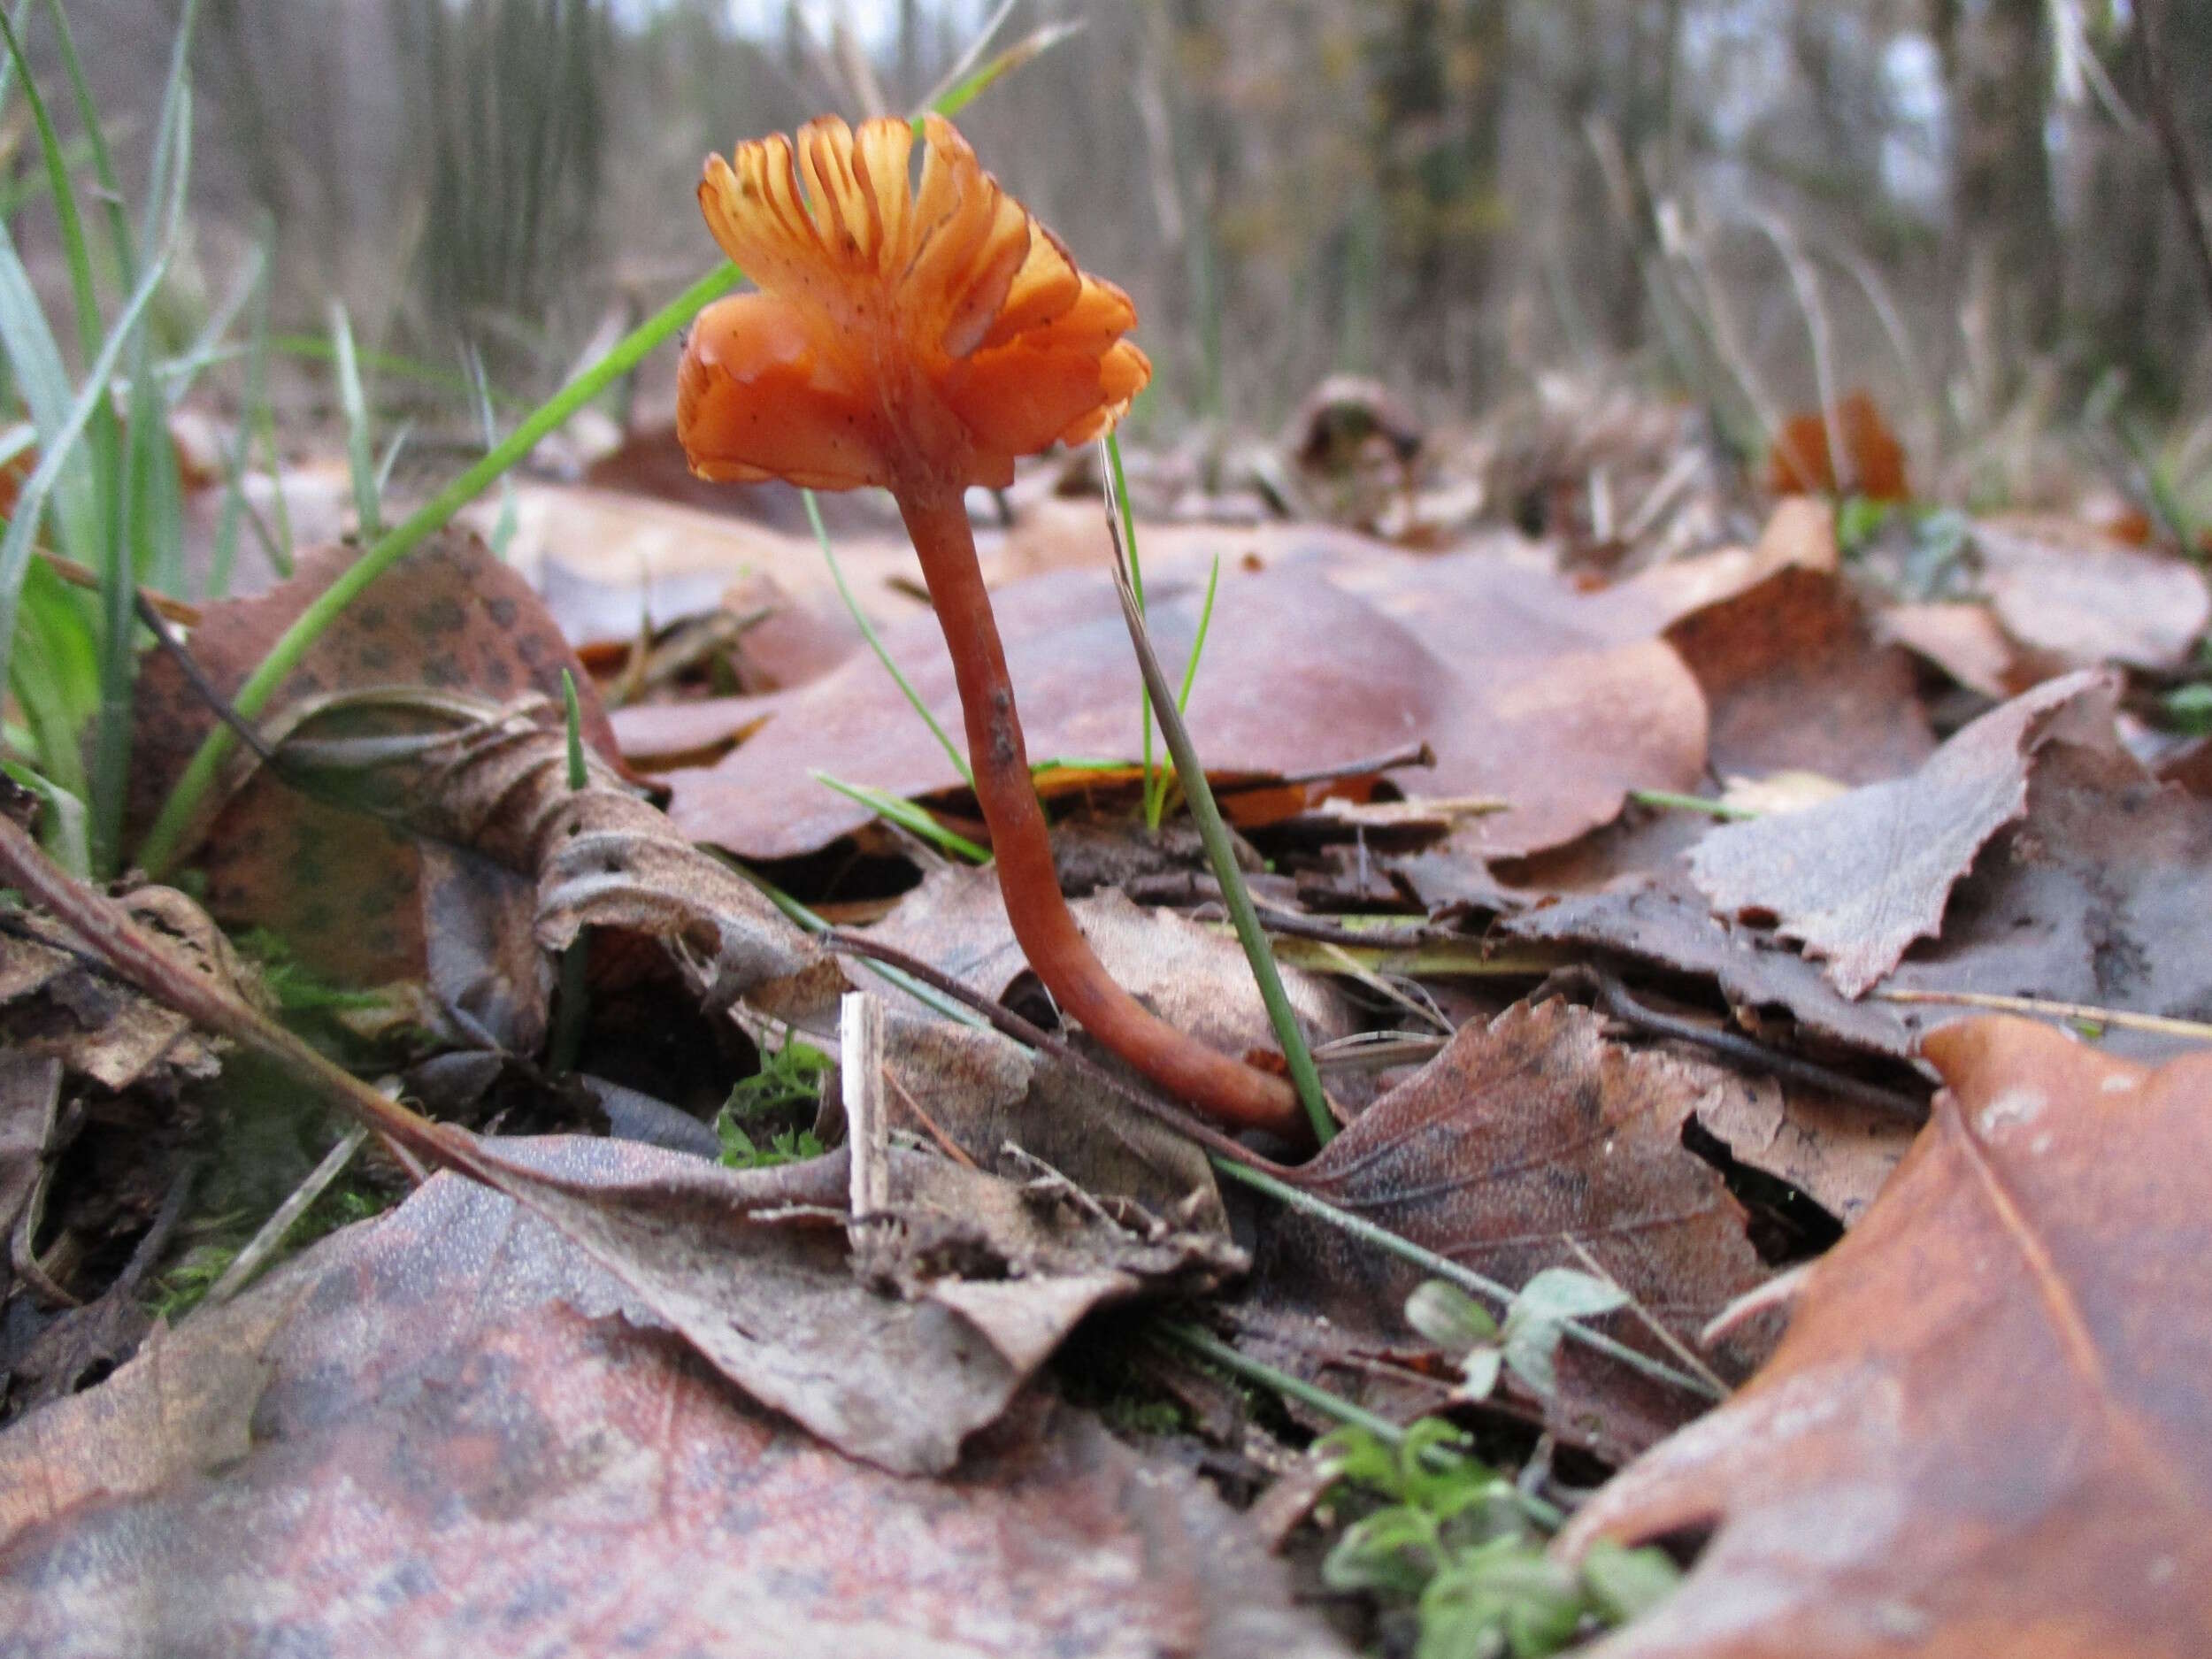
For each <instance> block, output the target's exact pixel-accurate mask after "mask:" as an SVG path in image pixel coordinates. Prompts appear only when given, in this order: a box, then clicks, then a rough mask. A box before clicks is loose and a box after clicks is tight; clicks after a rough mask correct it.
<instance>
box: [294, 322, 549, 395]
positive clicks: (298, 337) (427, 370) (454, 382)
mask: <svg viewBox="0 0 2212 1659" xmlns="http://www.w3.org/2000/svg"><path fill="white" fill-rule="evenodd" d="M269 349H270V350H272V351H273V352H275V353H276V354H277V355H278V356H280V357H307V358H311V359H312V360H313V361H315V362H317V363H330V362H334V361H335V360H336V358H337V355H338V354H337V352H336V350H335V349H334V348H333V347H332V345H331V343H330V342H329V341H327V340H318V339H316V338H315V336H314V335H312V334H273V335H271V336H270V339H269ZM354 360H355V361H356V362H357V363H358V364H360V365H361V366H362V367H363V368H365V369H367V370H369V371H371V372H372V373H376V374H388V375H396V376H398V377H399V378H400V379H402V380H419V381H420V382H422V384H424V385H425V386H435V387H437V388H440V389H441V390H443V391H448V392H453V393H457V394H458V395H459V396H463V397H472V396H475V388H473V387H472V386H471V385H470V384H469V380H468V377H467V376H466V375H464V374H456V373H453V372H452V371H451V370H450V369H442V368H439V367H438V366H437V365H434V364H430V363H420V362H418V361H416V360H415V359H414V358H413V357H401V356H399V355H398V354H396V352H390V351H363V350H359V349H357V350H356V351H355V353H354ZM488 391H489V394H490V396H491V400H492V402H494V403H500V404H503V405H505V406H506V407H508V408H510V409H527V408H528V407H529V406H530V402H529V400H528V399H527V398H524V397H517V396H514V395H513V394H512V393H510V392H503V391H501V390H499V389H498V388H496V387H493V388H488Z"/></svg>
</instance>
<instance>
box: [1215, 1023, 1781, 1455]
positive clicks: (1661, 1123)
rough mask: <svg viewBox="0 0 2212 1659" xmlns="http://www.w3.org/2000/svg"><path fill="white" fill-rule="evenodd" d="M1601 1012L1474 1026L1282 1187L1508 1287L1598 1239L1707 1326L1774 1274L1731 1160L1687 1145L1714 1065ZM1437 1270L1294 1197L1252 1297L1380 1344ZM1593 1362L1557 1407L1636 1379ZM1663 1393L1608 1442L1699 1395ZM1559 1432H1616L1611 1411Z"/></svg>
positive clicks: (1612, 1259) (1736, 1349) (1637, 1338)
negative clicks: (1619, 1026)
mask: <svg viewBox="0 0 2212 1659" xmlns="http://www.w3.org/2000/svg"><path fill="white" fill-rule="evenodd" d="M1717 1075H1719V1074H1717V1073H1716V1072H1715V1071H1713V1070H1712V1069H1711V1068H1709V1067H1706V1066H1704V1065H1703V1064H1700V1063H1692V1062H1688V1061H1684V1060H1679V1059H1677V1058H1675V1057H1673V1056H1663V1055H1654V1054H1646V1053H1640V1052H1637V1051H1634V1050H1631V1049H1627V1048H1622V1047H1621V1046H1619V1045H1617V1044H1615V1043H1612V1042H1609V1041H1606V1040H1605V1039H1604V1038H1603V1037H1602V1035H1601V1020H1600V1018H1599V1017H1598V1016H1597V1015H1596V1014H1594V1013H1593V1012H1591V1011H1590V1010H1586V1009H1581V1008H1578V1007H1575V1006H1573V1005H1571V1004H1570V1003H1567V1002H1563V1001H1559V1000H1556V999H1554V1000H1549V1001H1546V1002H1541V1003H1539V1004H1536V1005H1534V1006H1529V1005H1525V1004H1523V1005H1517V1006H1516V1007H1514V1008H1511V1009H1509V1010H1506V1012H1504V1013H1503V1014H1502V1015H1500V1016H1499V1017H1498V1018H1496V1019H1495V1020H1493V1021H1492V1022H1490V1023H1489V1024H1488V1025H1483V1024H1481V1023H1480V1022H1474V1023H1471V1024H1469V1025H1464V1026H1463V1027H1461V1029H1460V1031H1459V1032H1458V1033H1457V1034H1456V1035H1455V1037H1454V1038H1453V1039H1452V1041H1451V1042H1450V1043H1449V1044H1448V1045H1447V1046H1446V1048H1444V1050H1443V1051H1442V1052H1441V1053H1440V1054H1439V1055H1438V1056H1436V1058H1435V1059H1433V1060H1432V1061H1431V1062H1430V1063H1429V1064H1428V1065H1427V1066H1425V1067H1424V1068H1423V1070H1422V1071H1420V1072H1418V1073H1417V1074H1416V1075H1415V1076H1414V1077H1413V1078H1411V1079H1409V1080H1408V1081H1407V1082H1405V1083H1403V1084H1402V1085H1400V1086H1399V1087H1397V1088H1396V1089H1394V1090H1393V1091H1392V1092H1391V1093H1390V1094H1386V1095H1385V1096H1384V1097H1383V1098H1382V1099H1381V1100H1379V1101H1378V1102H1376V1103H1375V1104H1374V1105H1372V1106H1371V1107H1370V1108H1368V1110H1366V1111H1365V1112H1364V1113H1363V1114H1362V1115H1361V1117H1359V1118H1357V1119H1356V1120H1355V1121H1354V1122H1353V1123H1352V1124H1351V1125H1350V1126H1349V1127H1348V1128H1347V1129H1345V1130H1344V1131H1343V1133H1340V1134H1339V1135H1338V1136H1337V1137H1336V1138H1335V1139H1334V1140H1333V1141H1331V1142H1330V1143H1329V1145H1328V1146H1327V1147H1326V1148H1324V1149H1323V1151H1322V1152H1321V1153H1320V1154H1319V1155H1318V1156H1316V1157H1315V1158H1313V1159H1312V1160H1310V1162H1308V1163H1307V1164H1302V1165H1301V1166H1300V1167H1299V1168H1298V1169H1297V1170H1296V1171H1292V1172H1290V1173H1289V1176H1288V1179H1287V1180H1286V1184H1287V1185H1291V1186H1294V1187H1296V1188H1297V1189H1298V1190H1299V1191H1300V1192H1302V1193H1303V1194H1307V1195H1309V1196H1310V1197H1313V1198H1317V1199H1319V1200H1322V1201H1324V1202H1326V1203H1328V1204H1331V1205H1333V1206H1334V1207H1336V1208H1337V1209H1339V1210H1345V1211H1348V1212H1349V1213H1351V1214H1352V1215H1354V1216H1356V1217H1359V1218H1360V1219H1362V1220H1363V1221H1366V1222H1370V1223H1372V1224H1375V1225H1379V1226H1382V1227H1386V1228H1387V1229H1388V1230H1389V1231H1391V1232H1392V1233H1396V1234H1397V1235H1398V1236H1399V1237H1401V1238H1403V1239H1407V1240H1411V1241H1412V1242H1413V1243H1415V1244H1417V1245H1419V1246H1422V1247H1424V1248H1426V1249H1428V1250H1431V1251H1434V1252H1436V1253H1437V1254H1439V1255H1441V1256H1448V1257H1449V1258H1450V1259H1451V1260H1452V1261H1454V1262H1455V1263H1459V1264H1460V1265H1462V1266H1463V1267H1467V1268H1471V1269H1473V1270H1475V1271H1478V1272H1479V1273H1481V1274H1483V1275H1484V1276H1485V1277H1486V1278H1487V1279H1491V1280H1493V1281H1497V1282H1502V1283H1503V1284H1506V1285H1509V1286H1520V1285H1525V1284H1526V1283H1527V1282H1528V1281H1529V1280H1530V1279H1533V1278H1534V1277H1535V1276H1536V1275H1537V1274H1538V1273H1539V1272H1540V1271H1542V1270H1544V1269H1546V1268H1551V1267H1584V1268H1586V1267H1588V1266H1589V1264H1590V1263H1589V1260H1588V1259H1586V1257H1585V1256H1583V1254H1582V1253H1581V1252H1582V1250H1585V1249H1586V1250H1587V1252H1588V1255H1589V1257H1590V1258H1594V1260H1595V1261H1596V1263H1598V1265H1599V1267H1600V1268H1601V1270H1602V1271H1604V1272H1605V1273H1606V1274H1608V1275H1609V1277H1611V1278H1612V1279H1615V1280H1617V1282H1618V1283H1619V1284H1620V1286H1622V1287H1623V1288H1624V1289H1625V1290H1626V1291H1627V1292H1628V1293H1629V1294H1630V1295H1631V1296H1632V1298H1633V1299H1634V1300H1635V1301H1636V1302H1637V1303H1638V1304H1639V1305H1640V1307H1641V1309H1642V1310H1644V1312H1645V1313H1647V1315H1648V1316H1649V1317H1652V1318H1654V1319H1655V1320H1657V1321H1658V1322H1659V1323H1660V1324H1661V1325H1663V1326H1664V1327H1665V1328H1666V1329H1667V1330H1668V1332H1669V1333H1671V1335H1672V1336H1674V1337H1675V1338H1676V1339H1677V1340H1680V1341H1684V1342H1688V1341H1694V1340H1695V1338H1696V1335H1697V1333H1698V1331H1699V1329H1700V1328H1701V1326H1702V1325H1704V1324H1705V1323H1706V1321H1707V1320H1709V1319H1710V1318H1711V1317H1713V1316H1714V1315H1715V1314H1717V1313H1718V1312H1719V1311H1720V1310H1721V1309H1722V1308H1724V1307H1725V1306H1726V1305H1727V1304H1728V1303H1729V1302H1732V1301H1733V1300H1734V1299H1735V1298H1736V1297H1738V1296H1740V1295H1741V1294H1743V1293H1745V1292H1746V1291H1747V1290H1750V1289H1752V1288H1753V1287H1754V1286H1756V1285H1758V1284H1759V1283H1760V1282H1761V1281H1762V1280H1763V1279H1764V1278H1765V1270H1764V1269H1763V1267H1762V1265H1761V1264H1760V1262H1759V1259H1758V1256H1757V1254H1756V1253H1755V1251H1754V1250H1753V1249H1752V1248H1751V1245H1750V1243H1749V1241H1748V1240H1747V1237H1746V1236H1745V1230H1744V1228H1745V1217H1744V1212H1743V1210H1741V1208H1740V1206H1739V1205H1738V1204H1737V1202H1736V1201H1735V1200H1734V1198H1732V1196H1731V1195H1730V1194H1729V1193H1728V1191H1727V1188H1726V1187H1725V1185H1724V1182H1723V1181H1722V1179H1721V1178H1720V1175H1719V1173H1718V1171H1715V1170H1714V1169H1712V1168H1711V1167H1710V1166H1709V1165H1708V1164H1705V1163H1704V1162H1703V1161H1702V1160H1701V1159H1700V1158H1698V1157H1697V1156H1695V1155H1694V1154H1693V1153H1691V1152H1689V1151H1686V1149H1685V1148H1683V1146H1682V1140H1681V1132H1682V1125H1683V1122H1684V1120H1685V1119H1686V1118H1687V1117H1688V1116H1689V1114H1690V1113H1691V1111H1692V1110H1693V1109H1694V1107H1695V1106H1696V1105H1697V1103H1698V1102H1699V1101H1700V1099H1701V1097H1702V1096H1703V1095H1704V1094H1706V1093H1707V1092H1708V1090H1709V1087H1710V1085H1711V1083H1712V1081H1713V1079H1715V1077H1716V1076H1717ZM1578 1247H1580V1248H1578ZM1424 1277H1425V1275H1424V1274H1423V1273H1422V1271H1420V1270H1418V1269H1417V1268H1415V1267H1413V1266H1411V1265H1409V1264H1408V1263H1404V1262H1402V1261H1400V1260H1398V1259H1396V1258H1395V1257H1392V1256H1383V1255H1380V1254H1378V1253H1376V1252H1374V1251H1373V1250H1372V1249H1371V1248H1368V1247H1365V1246H1363V1245H1361V1244H1359V1243H1356V1241H1354V1240H1352V1239H1351V1238H1349V1237H1348V1236H1347V1235H1346V1234H1345V1233H1342V1232H1340V1231H1339V1230H1337V1229H1335V1228H1333V1227H1330V1226H1326V1225H1322V1224H1320V1223H1318V1222H1317V1221H1315V1220H1313V1219H1310V1218H1308V1217H1304V1216H1302V1215H1301V1214H1299V1213H1298V1212H1297V1211H1296V1210H1289V1211H1286V1212H1284V1213H1281V1214H1271V1215H1269V1216H1268V1217H1266V1219H1265V1222H1264V1225H1263V1227H1262V1229H1261V1231H1260V1233H1259V1235H1258V1239H1257V1241H1256V1246H1255V1249H1254V1278H1255V1285H1254V1290H1253V1293H1252V1294H1251V1296H1250V1297H1249V1298H1248V1304H1249V1305H1251V1306H1252V1307H1254V1308H1255V1309H1256V1311H1257V1312H1258V1313H1260V1314H1261V1315H1263V1316H1265V1317H1271V1318H1275V1319H1278V1320H1279V1319H1282V1318H1295V1317H1311V1316H1315V1315H1318V1316H1320V1317H1323V1318H1325V1320H1326V1321H1327V1322H1328V1325H1329V1328H1330V1331H1331V1332H1332V1333H1333V1336H1334V1339H1335V1340H1337V1341H1338V1342H1339V1343H1340V1344H1349V1345H1350V1346H1352V1347H1354V1348H1361V1349H1363V1350H1365V1351H1374V1350H1378V1349H1382V1348H1387V1347H1389V1346H1391V1345H1392V1344H1394V1343H1396V1342H1400V1341H1402V1340H1404V1332H1403V1328H1402V1320H1401V1318H1400V1317H1399V1310H1400V1309H1401V1308H1402V1307H1403V1305H1404V1303H1405V1300H1406V1298H1407V1296H1408V1295H1409V1294H1411V1293H1412V1292H1413V1290H1414V1289H1415V1288H1416V1287H1417V1286H1418V1285H1419V1283H1420V1282H1421V1280H1422V1279H1423V1278H1424ZM1608 1328H1609V1330H1611V1331H1612V1332H1613V1333H1614V1334H1616V1335H1617V1336H1618V1337H1620V1338H1621V1339H1622V1340H1626V1341H1629V1342H1631V1343H1632V1344H1636V1345H1639V1346H1640V1345H1641V1344H1643V1343H1646V1342H1648V1341H1650V1340H1651V1338H1650V1336H1649V1334H1648V1333H1647V1332H1644V1331H1642V1330H1641V1329H1640V1327H1639V1326H1637V1325H1634V1324H1632V1323H1628V1322H1625V1321H1623V1320H1620V1319H1618V1318H1616V1320H1615V1321H1614V1322H1613V1323H1612V1324H1611V1325H1609V1327H1608ZM1758 1353H1759V1349H1758V1348H1757V1346H1756V1343H1755V1339H1747V1340H1746V1341H1745V1342H1743V1343H1741V1344H1739V1345H1732V1346H1730V1347H1725V1348H1724V1349H1723V1350H1722V1351H1721V1353H1720V1354H1719V1355H1718V1356H1717V1363H1718V1364H1719V1366H1720V1368H1721V1369H1722V1370H1723V1371H1724V1372H1726V1371H1734V1372H1736V1373H1737V1374H1744V1373H1747V1372H1748V1371H1749V1370H1750V1367H1751V1364H1752V1363H1753V1362H1754V1361H1755V1358H1756V1357H1757V1355H1758ZM1583 1377H1584V1378H1586V1379H1587V1380H1588V1383H1589V1386H1592V1387H1593V1388H1594V1390H1595V1391H1596V1393H1595V1394H1594V1396H1590V1395H1586V1396H1584V1397H1582V1398H1580V1399H1578V1400H1576V1401H1572V1402H1568V1405H1567V1406H1566V1407H1565V1408H1563V1409H1565V1410H1567V1411H1568V1412H1569V1413H1570V1414H1571V1415H1574V1416H1577V1417H1584V1418H1586V1417H1589V1416H1590V1415H1591V1414H1593V1413H1594V1414H1597V1415H1599V1416H1602V1414H1603V1412H1604V1410H1605V1409H1606V1408H1607V1406H1608V1404H1609V1400H1608V1396H1607V1392H1606V1391H1607V1390H1609V1389H1612V1390H1618V1389H1620V1388H1621V1387H1623V1386H1624V1385H1626V1384H1629V1383H1634V1382H1638V1381H1640V1380H1641V1379H1638V1378H1636V1377H1635V1376H1634V1375H1633V1374H1632V1372H1630V1371H1627V1370H1626V1369H1625V1368H1624V1367H1622V1366H1620V1365H1618V1364H1616V1363H1612V1362H1610V1361H1606V1360H1601V1361H1598V1362H1596V1363H1595V1364H1594V1366H1593V1367H1592V1368H1589V1369H1588V1370H1587V1371H1586V1372H1584V1373H1583ZM1578 1380H1580V1379H1578ZM1350 1386H1354V1387H1355V1388H1356V1387H1357V1386H1359V1385H1358V1383H1357V1381H1356V1380H1355V1382H1354V1383H1352V1384H1351V1385H1350ZM1667 1403H1668V1406H1669V1408H1670V1409H1671V1413H1672V1415H1671V1417H1670V1418H1667V1419H1664V1420H1663V1421H1662V1422H1661V1423H1660V1424H1659V1425H1656V1427H1654V1426H1652V1425H1649V1424H1648V1423H1647V1420H1646V1415H1645V1413H1646V1408H1645V1404H1644V1402H1643V1401H1642V1397H1641V1395H1639V1396H1638V1399H1637V1403H1636V1406H1635V1409H1634V1412H1633V1414H1632V1415H1633V1416H1634V1417H1636V1419H1637V1421H1636V1423H1635V1425H1633V1426H1632V1427H1629V1428H1625V1429H1623V1430H1621V1431H1619V1433H1620V1434H1621V1436H1622V1438H1621V1439H1617V1440H1609V1442H1608V1443H1609V1444H1611V1445H1613V1446H1614V1447H1616V1448H1621V1447H1623V1446H1624V1445H1625V1446H1626V1447H1628V1448H1637V1447H1640V1445H1641V1444H1645V1443H1648V1439H1649V1438H1655V1433H1656V1432H1659V1430H1661V1429H1663V1428H1666V1427H1671V1426H1673V1425H1674V1424H1676V1423H1678V1422H1679V1421H1681V1420H1682V1418H1683V1417H1684V1416H1686V1414H1687V1413H1688V1412H1689V1411H1691V1410H1694V1409H1696V1408H1697V1407H1698V1406H1699V1405H1701V1404H1702V1403H1705V1402H1704V1401H1703V1400H1701V1399H1700V1398H1699V1397H1696V1396H1692V1395H1688V1394H1683V1395H1681V1396H1679V1397H1678V1398H1674V1399H1672V1400H1671V1401H1670V1402H1667ZM1563 1432H1571V1438H1573V1439H1574V1440H1577V1441H1578V1443H1589V1442H1590V1441H1591V1440H1592V1439H1593V1438H1596V1439H1598V1440H1601V1441H1605V1440H1607V1434H1606V1425H1602V1424H1595V1425H1594V1424H1591V1423H1589V1422H1587V1421H1583V1422H1581V1423H1579V1424H1578V1425H1571V1428H1570V1429H1568V1430H1563Z"/></svg>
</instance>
